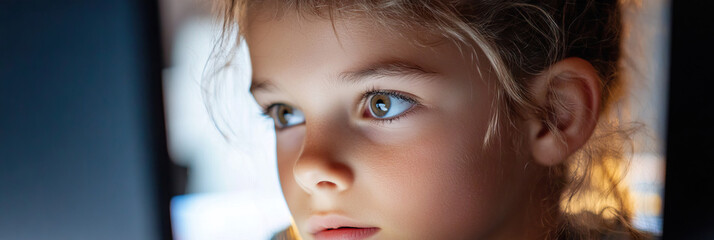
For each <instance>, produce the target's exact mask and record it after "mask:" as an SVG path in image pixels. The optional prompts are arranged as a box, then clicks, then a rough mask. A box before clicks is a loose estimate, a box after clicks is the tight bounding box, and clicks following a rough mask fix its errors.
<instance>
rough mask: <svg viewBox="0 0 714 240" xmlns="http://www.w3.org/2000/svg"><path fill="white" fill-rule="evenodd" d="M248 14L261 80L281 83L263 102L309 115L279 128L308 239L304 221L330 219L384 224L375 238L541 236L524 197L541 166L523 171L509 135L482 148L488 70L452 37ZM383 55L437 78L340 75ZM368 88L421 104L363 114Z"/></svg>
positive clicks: (287, 186)
mask: <svg viewBox="0 0 714 240" xmlns="http://www.w3.org/2000/svg"><path fill="white" fill-rule="evenodd" d="M252 19H253V20H252V21H251V22H250V26H249V29H248V31H247V35H246V39H247V42H248V46H249V50H250V54H251V61H252V66H253V73H254V78H255V79H269V80H270V81H271V82H272V83H273V84H274V85H275V87H273V88H271V89H270V90H266V91H257V92H255V93H254V95H255V98H256V100H257V101H258V103H260V104H261V105H269V104H272V103H285V104H289V105H291V106H293V107H295V108H298V109H300V110H301V111H303V113H304V114H305V123H304V124H302V125H297V126H293V127H290V128H286V129H283V130H279V131H277V153H278V168H279V173H280V181H281V185H282V189H283V193H284V195H285V198H286V200H287V203H288V206H289V208H290V211H291V213H292V215H293V217H294V219H295V222H296V225H297V227H298V229H299V231H300V235H301V236H302V237H303V239H313V238H314V237H313V235H311V234H310V233H309V232H307V230H306V220H307V219H308V218H309V217H310V216H311V215H321V214H326V213H336V214H340V215H344V216H347V217H349V218H352V219H355V220H357V221H359V222H360V223H362V224H365V225H369V226H374V227H379V228H380V229H381V230H380V231H379V232H378V233H377V234H376V235H374V236H373V239H483V238H485V239H526V238H533V237H535V236H537V235H528V234H533V233H539V231H540V230H539V229H538V221H537V220H534V219H538V217H540V210H539V209H534V208H537V207H534V203H533V201H530V200H529V199H531V197H533V196H532V195H530V194H532V193H534V192H539V191H540V188H542V186H540V185H539V184H536V179H539V176H540V174H542V173H543V171H542V169H540V168H538V167H528V168H525V169H524V166H525V164H526V162H528V159H527V158H526V157H523V156H527V154H525V155H524V154H521V153H522V152H523V151H522V150H521V149H514V146H512V145H509V144H505V143H510V142H511V141H510V139H499V140H501V142H503V143H504V144H503V145H501V144H494V145H492V146H489V147H488V148H482V143H483V139H484V135H485V133H486V129H487V126H488V120H489V117H490V116H491V113H492V109H491V106H492V102H493V101H494V94H493V92H494V91H493V86H494V85H495V79H493V78H491V77H489V75H488V74H484V77H486V79H482V78H481V77H480V76H479V74H478V73H477V67H480V68H481V69H488V65H487V64H486V63H477V64H473V63H472V62H471V61H468V60H466V59H465V58H463V57H462V56H461V55H460V53H459V51H458V48H457V47H456V45H454V44H452V43H451V42H449V41H443V42H442V43H440V44H438V45H435V46H429V47H423V46H416V45H414V44H412V43H411V41H409V40H408V39H406V38H402V37H399V35H398V34H394V33H392V32H389V31H387V30H385V29H381V28H378V27H376V26H378V25H377V24H374V23H369V22H368V21H366V20H359V19H351V20H337V21H336V22H335V28H336V32H335V30H334V29H333V26H332V24H331V22H330V21H329V20H323V19H318V18H302V17H299V16H297V15H296V14H287V15H285V16H283V17H281V18H279V19H267V18H260V17H253V18H252ZM410 34H412V35H413V34H416V33H409V32H407V33H406V34H405V35H406V36H411V35H410ZM337 36H339V40H338V38H337ZM384 59H400V60H404V61H409V62H411V63H414V64H416V65H419V66H421V67H423V68H425V69H429V70H430V71H433V72H434V73H435V74H433V76H431V78H432V79H430V80H428V81H411V80H410V79H404V77H399V76H393V77H386V78H379V79H371V80H367V81H364V82H359V83H350V84H346V83H343V82H340V81H338V80H336V76H338V75H339V74H340V73H342V72H346V71H354V70H357V69H360V68H362V67H365V66H368V65H369V64H370V63H374V62H378V61H382V60H384ZM484 72H487V71H484ZM489 83H490V84H489ZM372 88H376V89H385V90H394V91H400V92H404V93H408V94H411V95H413V96H416V97H418V98H419V99H420V104H421V106H420V107H419V108H416V109H414V111H407V112H406V113H405V115H404V116H403V117H401V118H399V119H397V120H394V121H392V122H379V121H378V120H375V119H370V118H365V117H364V116H363V114H362V113H363V110H364V109H365V108H364V107H365V106H364V105H365V104H363V103H362V102H361V101H359V100H360V98H361V97H362V96H363V95H364V93H365V92H366V91H368V90H370V89H372ZM516 124H518V123H516ZM514 134H515V133H514V132H504V133H502V135H501V136H503V137H504V138H505V137H506V136H513V135H514ZM538 197H540V196H537V197H536V198H538Z"/></svg>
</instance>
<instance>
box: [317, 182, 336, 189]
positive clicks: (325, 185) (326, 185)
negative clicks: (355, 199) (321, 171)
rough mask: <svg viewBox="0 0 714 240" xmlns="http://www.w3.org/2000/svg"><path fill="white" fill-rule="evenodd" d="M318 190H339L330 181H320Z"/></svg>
mask: <svg viewBox="0 0 714 240" xmlns="http://www.w3.org/2000/svg"><path fill="white" fill-rule="evenodd" d="M317 188H337V184H335V183H333V182H330V181H320V182H318V183H317Z"/></svg>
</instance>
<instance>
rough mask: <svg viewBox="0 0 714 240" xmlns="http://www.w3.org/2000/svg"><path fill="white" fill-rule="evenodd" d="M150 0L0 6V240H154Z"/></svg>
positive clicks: (156, 94) (162, 215)
mask: <svg viewBox="0 0 714 240" xmlns="http://www.w3.org/2000/svg"><path fill="white" fill-rule="evenodd" d="M155 5H156V3H155V2H153V1H122V0H103V1H82V0H75V1H50V0H43V1H34V0H29V1H0V81H1V84H0V136H1V138H0V139H1V140H0V141H2V142H1V143H0V239H165V238H168V237H169V236H168V235H167V232H169V231H170V229H168V226H169V224H168V204H163V203H165V202H166V199H168V198H167V197H166V196H165V195H164V194H163V193H164V192H165V191H164V187H163V186H165V182H163V179H165V178H164V177H162V173H163V172H164V171H163V170H162V169H161V167H162V164H164V162H165V161H167V160H166V159H167V158H166V147H165V144H164V141H165V140H164V137H165V136H164V127H163V110H162V107H161V92H160V89H161V88H160V85H159V84H160V80H161V79H160V69H161V64H160V58H159V56H160V52H159V47H158V46H159V45H158V43H159V40H158V30H157V26H158V25H157V19H156V18H157V11H156V6H155Z"/></svg>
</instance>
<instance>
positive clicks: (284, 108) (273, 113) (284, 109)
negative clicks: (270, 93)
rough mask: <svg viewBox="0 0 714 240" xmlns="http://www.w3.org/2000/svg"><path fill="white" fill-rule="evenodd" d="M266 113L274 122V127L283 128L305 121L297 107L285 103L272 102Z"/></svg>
mask: <svg viewBox="0 0 714 240" xmlns="http://www.w3.org/2000/svg"><path fill="white" fill-rule="evenodd" d="M268 115H269V116H270V117H271V118H272V119H273V121H274V122H275V128H277V129H284V128H288V127H292V126H295V125H299V124H302V123H304V122H305V115H304V114H303V113H302V111H300V110H299V109H297V108H294V107H292V106H290V105H286V104H282V103H279V104H273V105H272V106H270V107H269V108H268Z"/></svg>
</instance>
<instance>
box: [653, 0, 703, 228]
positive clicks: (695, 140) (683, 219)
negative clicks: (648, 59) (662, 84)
mask: <svg viewBox="0 0 714 240" xmlns="http://www.w3.org/2000/svg"><path fill="white" fill-rule="evenodd" d="M672 4H673V6H672V42H671V43H672V49H671V53H670V54H671V62H670V63H671V68H670V71H671V73H670V88H669V97H670V100H669V118H668V122H669V123H668V130H667V135H668V136H667V158H666V161H667V169H666V180H665V198H664V207H665V210H664V225H663V237H664V239H714V141H713V140H712V139H713V138H714V127H713V125H714V87H713V84H712V83H713V82H714V77H712V76H713V74H712V69H714V65H713V64H714V61H712V58H713V57H714V17H713V16H714V13H713V12H712V11H713V10H714V2H712V1H672Z"/></svg>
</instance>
